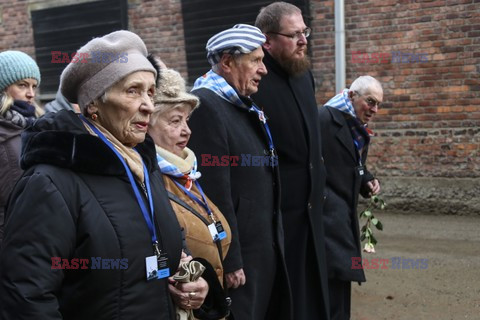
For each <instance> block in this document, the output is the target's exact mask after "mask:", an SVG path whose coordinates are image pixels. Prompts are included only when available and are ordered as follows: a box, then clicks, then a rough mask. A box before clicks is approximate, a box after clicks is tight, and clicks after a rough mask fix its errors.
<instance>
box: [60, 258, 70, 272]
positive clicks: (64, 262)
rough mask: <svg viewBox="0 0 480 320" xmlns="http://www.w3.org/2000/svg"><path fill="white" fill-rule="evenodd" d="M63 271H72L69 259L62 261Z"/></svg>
mask: <svg viewBox="0 0 480 320" xmlns="http://www.w3.org/2000/svg"><path fill="white" fill-rule="evenodd" d="M62 269H64V270H65V269H72V268H71V267H70V263H69V262H68V259H62Z"/></svg>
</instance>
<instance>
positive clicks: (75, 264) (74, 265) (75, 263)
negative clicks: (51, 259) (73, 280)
mask: <svg viewBox="0 0 480 320" xmlns="http://www.w3.org/2000/svg"><path fill="white" fill-rule="evenodd" d="M70 263H71V265H70V269H78V267H79V265H78V258H73V259H72V261H71V262H70Z"/></svg>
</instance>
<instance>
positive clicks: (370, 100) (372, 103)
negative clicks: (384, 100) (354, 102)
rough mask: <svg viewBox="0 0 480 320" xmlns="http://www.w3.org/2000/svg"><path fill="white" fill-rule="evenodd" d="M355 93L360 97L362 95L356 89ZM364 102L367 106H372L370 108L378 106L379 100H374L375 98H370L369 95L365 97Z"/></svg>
mask: <svg viewBox="0 0 480 320" xmlns="http://www.w3.org/2000/svg"><path fill="white" fill-rule="evenodd" d="M355 93H356V94H357V95H358V96H359V97H362V96H363V95H362V94H360V93H358V91H355ZM365 102H366V103H367V104H368V106H369V107H372V108H373V107H375V106H378V107H380V103H381V102H380V101H377V100H375V99H373V98H371V97H368V98H366V99H365Z"/></svg>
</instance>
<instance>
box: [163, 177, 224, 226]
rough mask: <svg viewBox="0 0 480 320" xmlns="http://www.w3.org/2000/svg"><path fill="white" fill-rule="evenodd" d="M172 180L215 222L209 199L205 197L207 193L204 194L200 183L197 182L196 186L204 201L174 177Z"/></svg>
mask: <svg viewBox="0 0 480 320" xmlns="http://www.w3.org/2000/svg"><path fill="white" fill-rule="evenodd" d="M170 178H171V179H172V180H173V182H175V184H176V185H177V186H178V187H179V188H180V189H182V191H183V192H185V194H186V195H187V196H189V197H190V198H191V199H192V200H194V201H195V202H196V203H198V204H199V205H201V206H202V207H203V208H204V209H205V211H207V214H208V216H209V217H210V219H212V221H213V222H215V217H214V216H213V212H212V210H210V207H209V206H208V202H207V198H206V197H205V193H204V192H203V190H202V187H200V183H198V181H195V185H196V186H197V189H198V191H199V192H200V195H201V196H202V199H199V198H198V197H197V196H196V195H194V194H193V193H192V192H190V191H188V190H187V188H185V187H184V186H182V184H181V183H179V182H177V180H175V179H174V178H173V177H170Z"/></svg>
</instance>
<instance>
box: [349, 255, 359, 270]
mask: <svg viewBox="0 0 480 320" xmlns="http://www.w3.org/2000/svg"><path fill="white" fill-rule="evenodd" d="M351 259H352V269H362V265H361V264H360V262H361V261H362V258H360V257H352V258H351Z"/></svg>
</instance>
